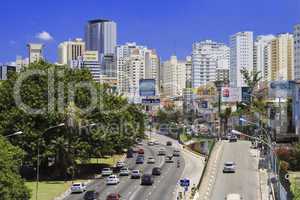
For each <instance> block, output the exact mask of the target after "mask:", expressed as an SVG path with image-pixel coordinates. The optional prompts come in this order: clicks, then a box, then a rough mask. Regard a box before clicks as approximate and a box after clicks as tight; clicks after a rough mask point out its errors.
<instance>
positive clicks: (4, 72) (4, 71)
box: [0, 65, 16, 80]
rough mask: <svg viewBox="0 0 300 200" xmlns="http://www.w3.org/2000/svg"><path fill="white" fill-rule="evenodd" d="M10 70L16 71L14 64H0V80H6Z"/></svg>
mask: <svg viewBox="0 0 300 200" xmlns="http://www.w3.org/2000/svg"><path fill="white" fill-rule="evenodd" d="M11 72H16V66H10V65H0V80H7V79H8V78H9V74H10V73H11Z"/></svg>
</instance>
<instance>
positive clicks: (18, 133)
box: [4, 131, 23, 138]
mask: <svg viewBox="0 0 300 200" xmlns="http://www.w3.org/2000/svg"><path fill="white" fill-rule="evenodd" d="M22 134H23V132H22V131H18V132H15V133H12V134H9V135H5V136H4V137H6V138H9V137H12V136H16V135H22Z"/></svg>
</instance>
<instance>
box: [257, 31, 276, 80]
mask: <svg viewBox="0 0 300 200" xmlns="http://www.w3.org/2000/svg"><path fill="white" fill-rule="evenodd" d="M275 38H276V37H275V36H274V35H260V36H257V38H256V40H255V42H254V53H253V54H254V55H253V56H254V60H253V62H254V64H253V69H254V70H255V71H257V72H261V76H262V78H263V80H264V81H270V80H271V78H270V71H271V57H272V48H271V46H272V45H271V44H272V41H273V40H274V39H275Z"/></svg>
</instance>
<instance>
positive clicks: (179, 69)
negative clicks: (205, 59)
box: [160, 55, 186, 97]
mask: <svg viewBox="0 0 300 200" xmlns="http://www.w3.org/2000/svg"><path fill="white" fill-rule="evenodd" d="M161 73H162V85H161V90H160V94H161V96H163V97H177V96H182V95H183V89H184V88H186V61H180V60H178V59H177V57H176V56H175V55H173V56H171V58H170V60H168V61H165V62H163V64H162V68H161Z"/></svg>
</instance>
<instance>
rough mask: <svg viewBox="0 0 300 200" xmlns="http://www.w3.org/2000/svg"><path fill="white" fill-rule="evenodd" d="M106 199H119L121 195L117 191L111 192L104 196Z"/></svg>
mask: <svg viewBox="0 0 300 200" xmlns="http://www.w3.org/2000/svg"><path fill="white" fill-rule="evenodd" d="M106 200H121V195H120V194H119V193H111V194H109V195H108V196H107V197H106Z"/></svg>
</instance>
